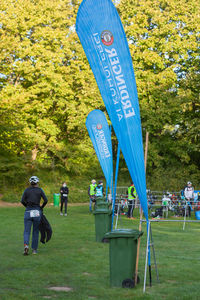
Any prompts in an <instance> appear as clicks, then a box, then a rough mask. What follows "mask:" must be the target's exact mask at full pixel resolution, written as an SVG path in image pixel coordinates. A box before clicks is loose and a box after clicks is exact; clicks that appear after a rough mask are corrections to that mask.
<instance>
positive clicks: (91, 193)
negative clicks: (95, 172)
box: [88, 179, 97, 212]
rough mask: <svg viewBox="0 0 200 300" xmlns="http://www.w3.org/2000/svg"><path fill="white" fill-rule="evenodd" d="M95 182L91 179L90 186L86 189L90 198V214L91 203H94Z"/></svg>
mask: <svg viewBox="0 0 200 300" xmlns="http://www.w3.org/2000/svg"><path fill="white" fill-rule="evenodd" d="M96 186H97V184H96V180H95V179H92V181H91V184H90V185H89V188H88V196H89V198H90V204H89V209H90V212H91V211H92V202H95V188H96Z"/></svg>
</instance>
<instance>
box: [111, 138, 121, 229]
mask: <svg viewBox="0 0 200 300" xmlns="http://www.w3.org/2000/svg"><path fill="white" fill-rule="evenodd" d="M119 157H120V146H119V143H118V148H117V161H116V170H115V186H114V194H113V211H112V225H111V231H112V230H113V221H114V215H115V199H116V189H117V176H118V169H119Z"/></svg>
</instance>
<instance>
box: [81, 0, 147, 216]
mask: <svg viewBox="0 0 200 300" xmlns="http://www.w3.org/2000/svg"><path fill="white" fill-rule="evenodd" d="M76 31H77V34H78V36H79V39H80V41H81V44H82V46H83V49H84V51H85V53H86V56H87V59H88V61H89V63H90V66H91V69H92V71H93V73H94V76H95V79H96V81H97V84H98V87H99V90H100V92H101V96H102V98H103V101H104V103H105V106H106V109H107V112H108V115H109V117H110V120H111V122H112V125H113V128H114V131H115V134H116V136H117V139H118V141H119V145H120V148H121V150H122V153H123V156H124V159H125V161H126V164H127V167H128V169H129V172H130V175H131V178H132V180H133V182H134V184H135V187H136V190H137V194H138V196H139V200H140V203H141V206H142V208H143V211H144V215H145V217H146V219H147V220H148V206H147V195H146V178H145V167H144V153H143V143H142V131H141V120H140V110H139V103H138V96H137V88H136V81H135V76H134V70H133V65H132V59H131V55H130V51H129V47H128V42H127V39H126V35H125V32H124V29H123V26H122V23H121V20H120V17H119V15H118V12H117V10H116V8H115V6H114V4H113V3H112V1H111V0H83V2H82V3H81V5H80V7H79V10H78V14H77V20H76Z"/></svg>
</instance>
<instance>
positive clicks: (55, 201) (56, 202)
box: [53, 194, 60, 206]
mask: <svg viewBox="0 0 200 300" xmlns="http://www.w3.org/2000/svg"><path fill="white" fill-rule="evenodd" d="M59 203H60V194H53V204H54V206H59Z"/></svg>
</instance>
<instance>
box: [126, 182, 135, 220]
mask: <svg viewBox="0 0 200 300" xmlns="http://www.w3.org/2000/svg"><path fill="white" fill-rule="evenodd" d="M135 199H136V189H135V186H134V184H133V182H131V185H130V186H129V187H128V213H127V217H128V218H129V219H131V218H133V210H134V207H135Z"/></svg>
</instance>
